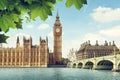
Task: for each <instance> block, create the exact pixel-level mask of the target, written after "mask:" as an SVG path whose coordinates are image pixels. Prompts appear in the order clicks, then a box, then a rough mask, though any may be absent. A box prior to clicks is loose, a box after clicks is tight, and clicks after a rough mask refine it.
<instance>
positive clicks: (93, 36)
mask: <svg viewBox="0 0 120 80" xmlns="http://www.w3.org/2000/svg"><path fill="white" fill-rule="evenodd" d="M88 40H90V42H91V43H95V42H96V40H98V41H105V38H104V37H102V36H101V35H100V34H95V33H87V34H85V36H84V38H83V41H88Z"/></svg>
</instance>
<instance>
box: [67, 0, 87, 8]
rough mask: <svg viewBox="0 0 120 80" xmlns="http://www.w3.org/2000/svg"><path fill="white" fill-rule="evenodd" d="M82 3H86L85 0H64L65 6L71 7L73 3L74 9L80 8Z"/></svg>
mask: <svg viewBox="0 0 120 80" xmlns="http://www.w3.org/2000/svg"><path fill="white" fill-rule="evenodd" d="M83 4H87V1H86V0H67V1H66V7H68V8H69V7H71V6H72V5H74V6H75V7H76V9H78V10H80V9H81V7H82V6H83Z"/></svg>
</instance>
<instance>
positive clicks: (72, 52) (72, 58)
mask: <svg viewBox="0 0 120 80" xmlns="http://www.w3.org/2000/svg"><path fill="white" fill-rule="evenodd" d="M67 57H68V59H69V61H70V62H73V61H76V51H75V50H74V49H73V48H72V49H71V50H70V51H69V54H68V56H67Z"/></svg>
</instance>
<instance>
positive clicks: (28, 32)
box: [4, 0, 120, 57]
mask: <svg viewBox="0 0 120 80" xmlns="http://www.w3.org/2000/svg"><path fill="white" fill-rule="evenodd" d="M57 11H58V12H59V16H60V22H61V24H62V29H63V35H62V55H63V57H67V55H68V54H69V50H70V49H72V48H73V49H74V50H79V48H80V45H81V44H82V43H84V42H86V41H88V40H90V42H91V44H92V45H94V44H95V43H96V40H98V43H99V44H100V45H103V44H104V42H105V40H107V41H108V42H112V41H115V44H116V45H117V47H118V48H119V47H120V0H87V5H84V6H83V7H82V8H81V9H80V10H77V9H76V8H75V7H74V6H72V7H70V8H66V7H65V0H64V1H63V2H61V3H58V4H56V5H55V8H54V11H53V15H52V16H49V17H48V19H47V20H46V21H42V20H41V19H40V18H39V17H37V18H36V20H35V21H31V22H29V23H26V21H25V20H23V24H22V26H23V29H20V30H17V29H10V30H9V32H8V33H7V35H9V36H10V38H9V39H7V43H8V44H4V46H5V47H15V46H16V37H17V36H19V37H20V42H21V46H22V36H23V35H24V36H26V37H27V38H29V37H30V36H31V37H32V38H33V45H39V38H40V36H41V37H42V39H45V38H46V36H48V38H49V49H50V50H52V51H53V34H52V33H53V32H52V31H53V26H54V23H55V19H56V14H57Z"/></svg>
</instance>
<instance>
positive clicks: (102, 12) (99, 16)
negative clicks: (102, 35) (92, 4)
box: [91, 7, 120, 22]
mask: <svg viewBox="0 0 120 80" xmlns="http://www.w3.org/2000/svg"><path fill="white" fill-rule="evenodd" d="M91 16H92V17H93V19H95V20H96V21H99V22H112V21H118V20H120V8H116V9H112V8H109V7H98V8H96V9H94V10H93V13H92V14H91Z"/></svg>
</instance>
